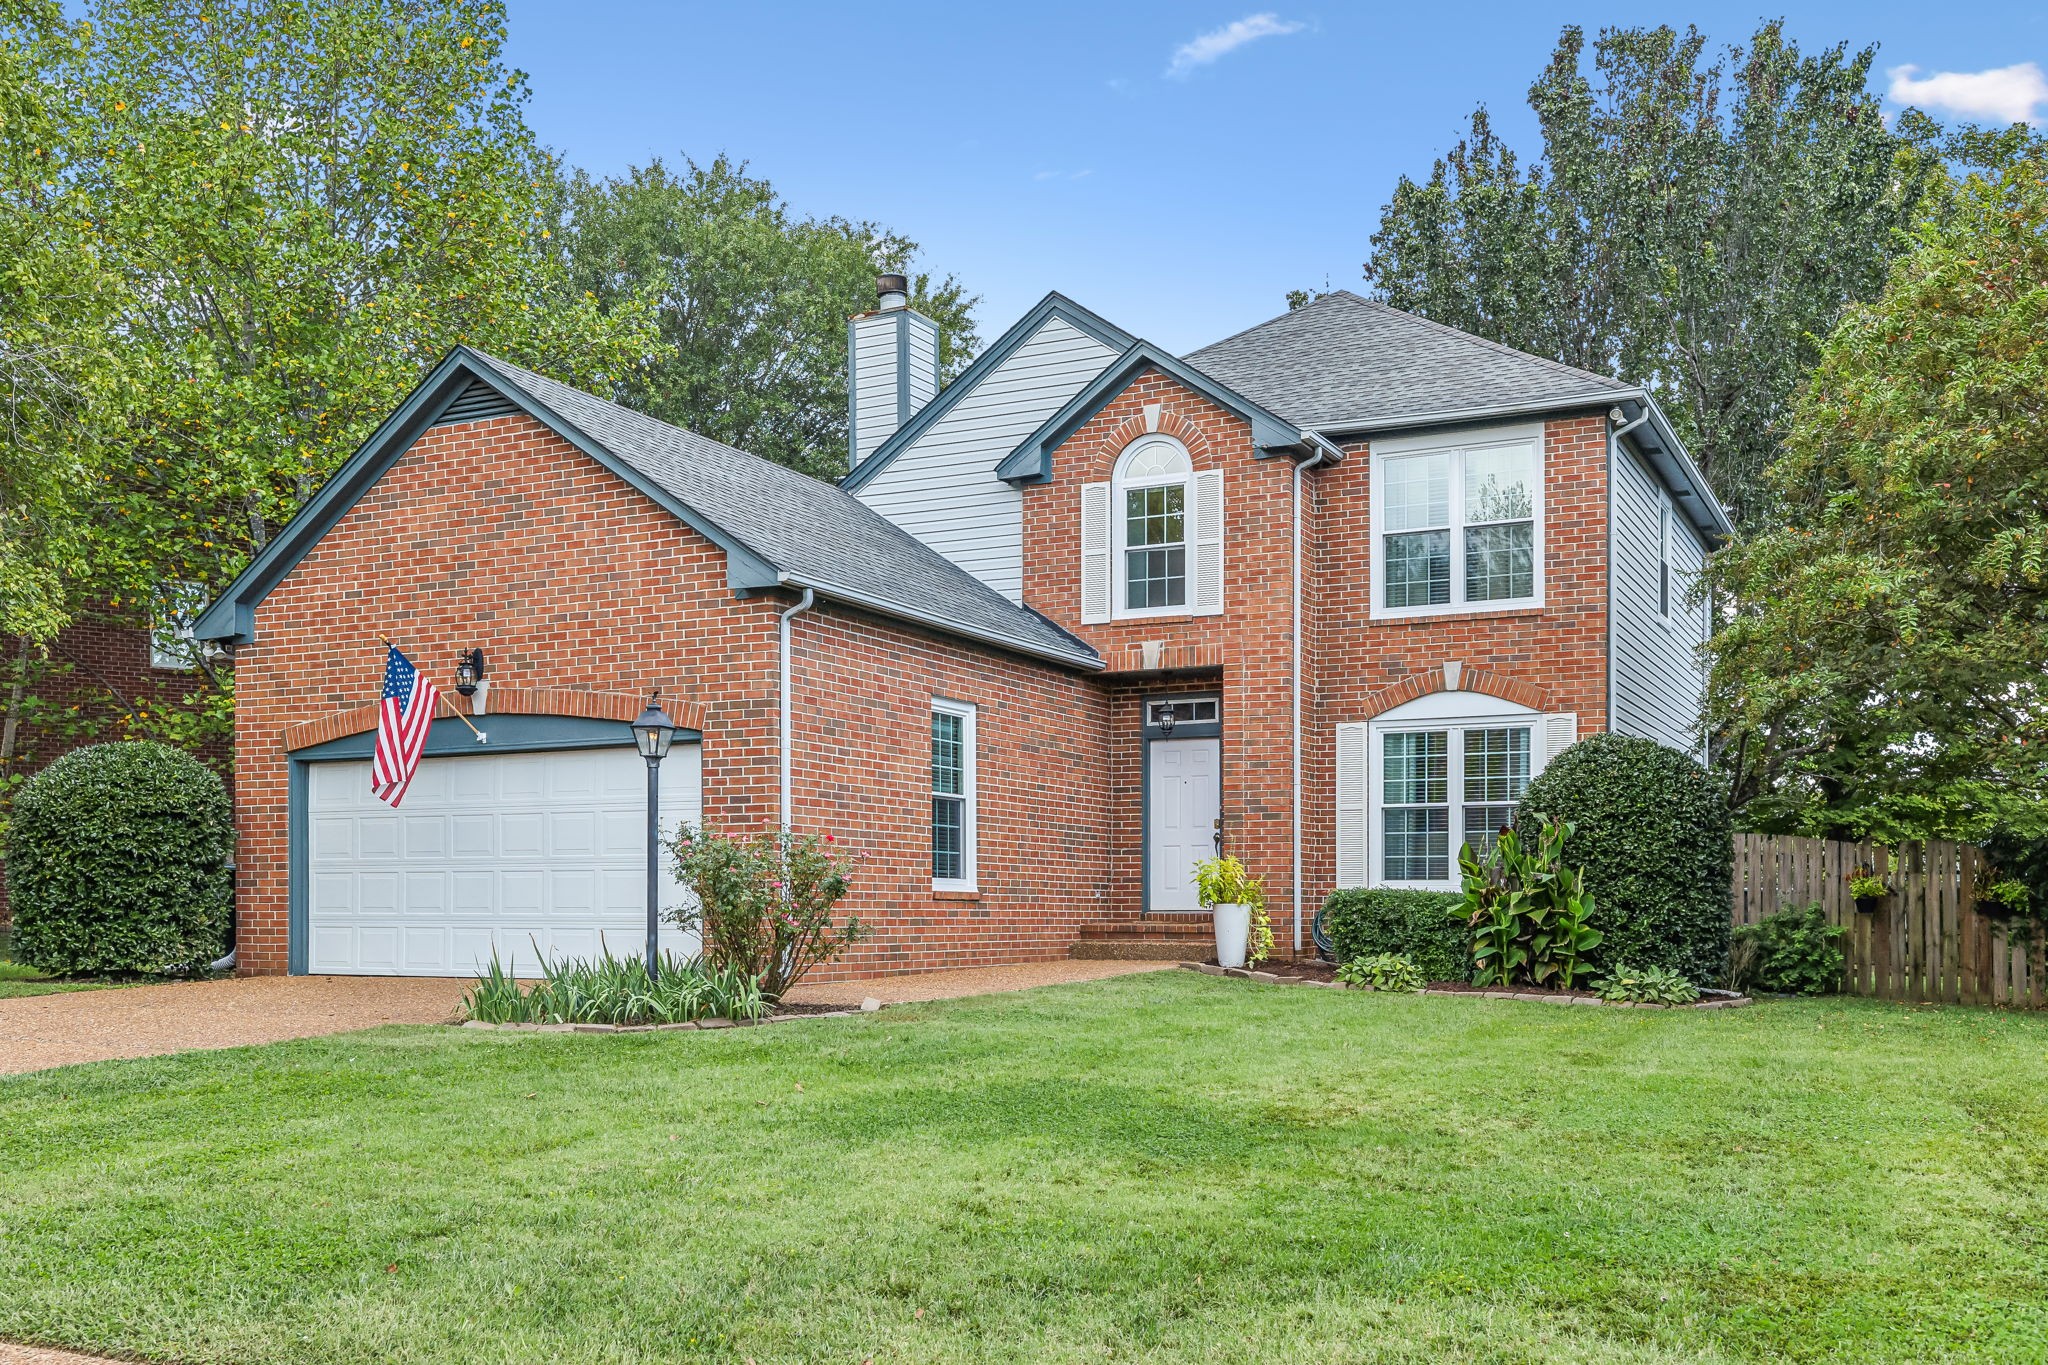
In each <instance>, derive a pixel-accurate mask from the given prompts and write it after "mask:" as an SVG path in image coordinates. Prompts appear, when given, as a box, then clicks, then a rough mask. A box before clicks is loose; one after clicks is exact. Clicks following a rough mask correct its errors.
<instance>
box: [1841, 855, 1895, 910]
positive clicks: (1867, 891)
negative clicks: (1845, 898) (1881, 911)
mask: <svg viewBox="0 0 2048 1365" xmlns="http://www.w3.org/2000/svg"><path fill="white" fill-rule="evenodd" d="M1891 893H1892V888H1891V883H1889V882H1887V881H1886V880H1885V879H1884V874H1883V873H1881V872H1879V871H1877V870H1876V869H1875V868H1870V867H1859V868H1857V869H1856V870H1855V871H1854V872H1851V873H1850V874H1849V894H1850V895H1851V896H1852V897H1854V898H1855V900H1856V912H1857V913H1858V914H1861V915H1870V914H1875V913H1876V912H1877V903H1878V902H1879V901H1881V900H1883V899H1884V898H1885V897H1886V896H1889V895H1890V894H1891Z"/></svg>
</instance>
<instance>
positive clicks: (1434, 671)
mask: <svg viewBox="0 0 2048 1365" xmlns="http://www.w3.org/2000/svg"><path fill="white" fill-rule="evenodd" d="M1454 675H1455V676H1456V678H1457V685H1456V686H1455V687H1454V686H1452V684H1451V678H1452V677H1453V676H1454ZM1432 692H1482V693H1484V694H1485V695H1487V696H1489V697H1498V698H1500V699H1501V700H1502V701H1511V702H1513V703H1515V704H1516V705H1517V706H1526V707H1528V708H1529V709H1530V710H1532V711H1547V710H1549V709H1550V697H1549V695H1548V694H1547V693H1546V692H1544V690H1543V689H1542V688H1540V687H1538V686H1536V684H1534V683H1532V682H1527V681H1524V680H1523V679H1521V678H1517V677H1513V676H1511V675H1509V674H1506V673H1494V672H1490V671H1488V670H1487V669H1484V668H1473V667H1472V666H1470V665H1469V664H1459V663H1457V662H1455V661H1446V662H1445V663H1444V664H1443V666H1441V667H1439V668H1430V669H1425V670H1424V671H1422V672H1420V673H1410V674H1409V675H1408V676H1407V677H1405V678H1403V679H1401V681H1399V682H1397V683H1390V684H1388V685H1387V686H1385V687H1382V688H1381V689H1380V690H1379V691H1377V692H1375V693H1373V694H1372V695H1371V696H1369V697H1367V698H1366V705H1365V716H1364V719H1366V720H1371V719H1372V718H1373V717H1374V716H1378V715H1383V714H1385V713H1386V712H1388V711H1391V710H1393V709H1394V708H1395V707H1397V706H1402V705H1405V704H1406V703H1408V702H1411V701H1414V700H1415V699H1416V698H1417V697H1426V696H1428V695H1429V694H1430V693H1432Z"/></svg>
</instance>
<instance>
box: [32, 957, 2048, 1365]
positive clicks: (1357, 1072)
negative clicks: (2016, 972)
mask: <svg viewBox="0 0 2048 1365" xmlns="http://www.w3.org/2000/svg"><path fill="white" fill-rule="evenodd" d="M0 1171H4V1172H5V1173H6V1176H5V1181H6V1189H7V1203H6V1205H5V1207H4V1209H0V1338H9V1337H11V1338H16V1339H28V1340H39V1341H48V1342H55V1343H61V1344H64V1345H70V1346H75V1347H84V1348H93V1347H97V1348H101V1349H103V1350H111V1351H117V1352H122V1353H132V1354H136V1355H141V1356H145V1357H151V1356H161V1357H167V1358H174V1359H178V1360H190V1361H200V1360H223V1361H238V1362H263V1361H280V1362H283V1361H291V1362H301V1361H309V1362H321V1361H362V1362H372V1361H376V1362H384V1361H400V1362H405V1361H430V1360H431V1361H451V1362H462V1363H463V1365H478V1363H479V1362H506V1363H507V1365H510V1362H522V1363H524V1362H533V1361H573V1362H586V1361H587V1362H654V1361H664V1360H676V1359H683V1360H695V1359H708V1360H731V1361H735V1362H737V1361H741V1360H745V1359H749V1358H751V1359H753V1360H755V1361H757V1362H760V1365H767V1363H768V1362H770V1361H844V1362H848V1363H849V1365H853V1363H855V1362H860V1361H864V1360H867V1359H869V1358H872V1359H873V1360H875V1361H876V1362H878V1363H879V1362H904V1361H930V1362H955V1361H982V1360H1002V1361H1011V1360H1041V1359H1043V1360H1062V1361H1084V1360H1085V1361H1101V1360H1142V1361H1204V1362H1207V1361H1253V1360H1258V1361H1272V1360H1280V1361H1318V1362H1324V1361H1416V1362H1422V1361H1430V1362H1434V1361H1444V1360H1450V1361H1467V1360H1470V1361H1518V1362H1533V1361H1559V1362H1563V1361H1678V1360H1685V1361H1702V1360H1704V1361H1722V1360H1759V1361H1761V1360H1779V1359H1787V1358H1789V1359H1795V1360H1822V1359H1826V1360H1893V1361H1933V1360H1945V1359H1977V1360H1996V1361H2022V1360H2027V1361H2031V1360H2041V1359H2044V1358H2048V1289H2044V1284H2048V1279H2044V1277H2048V1019H2041V1018H2032V1017H2023V1016H2014V1015H2004V1014H1997V1013H1992V1012H1989V1011H1981V1010H1960V1009H1951V1010H1934V1009H1909V1008H1901V1007H1892V1006H1883V1005H1875V1004H1871V1003H1867V1002H1851V1001H1841V1002H1826V1003H1779V1004H1769V1003H1767V1004H1763V1005H1759V1006H1757V1007H1755V1008H1752V1009H1747V1010H1734V1011H1717V1012H1713V1013H1682V1012H1671V1013H1665V1012H1657V1011H1649V1010H1590V1009H1558V1008H1552V1007H1548V1006H1543V1005H1533V1004H1522V1003H1516V1002H1482V1001H1474V1000H1443V999H1436V998H1423V997H1400V996H1377V995H1365V994H1356V993H1339V992H1335V991H1327V992H1326V991H1308V990H1285V989H1279V988H1273V987H1263V986H1257V985H1252V984H1249V983H1243V982H1234V981H1221V980H1217V979H1214V978H1210V977H1205V976H1198V975H1196V974H1194V973H1191V972H1168V973H1162V974H1158V975H1151V976H1138V977H1126V978H1122V979H1119V980H1112V981H1105V982H1099V983H1094V984H1091V985H1083V986H1070V987H1062V988H1058V989H1051V990H1042V991H1036V992H1029V993H1026V994H1021V995H1012V996H998V997H986V998H982V999H978V1000H965V1001H956V1002H952V1003H948V1004H939V1005H925V1006H911V1007H903V1008H892V1009H890V1010H889V1011H887V1012H885V1013H883V1014H881V1015H876V1016H869V1017H862V1018H857V1019H838V1020H816V1021H808V1022H798V1023H790V1024H782V1025H777V1026H775V1027H773V1028H765V1029H748V1030H733V1031H730V1032H726V1033H685V1034H649V1035H633V1036H627V1037H593V1036H588V1035H581V1036H579V1035H547V1034H508V1033H479V1032H475V1031H460V1030H451V1029H438V1030H437V1029H421V1028H404V1029H386V1030H381V1031H378V1032H374V1033H367V1034H355V1035H352V1036H345V1037H337V1038H329V1039H323V1040H314V1041H307V1042H300V1043H290V1044H282V1045H277V1046H272V1047H266V1048H260V1049H250V1050H245V1051H240V1052H216V1053H194V1054H189V1055H187V1056H184V1057H177V1058H169V1059H159V1060H151V1061H140V1062H111V1063H105V1064H101V1065H96V1066H89V1067H79V1068H72V1069H68V1070H63V1071H56V1072H46V1073H42V1074H39V1075H32V1076H25V1077H19V1078H14V1079H0Z"/></svg>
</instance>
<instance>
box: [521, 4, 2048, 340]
mask: <svg viewBox="0 0 2048 1365" xmlns="http://www.w3.org/2000/svg"><path fill="white" fill-rule="evenodd" d="M510 8H511V44H510V49H509V58H510V60H511V61H512V62H513V63H514V64H516V65H518V66H519V67H521V68H523V69H524V70H526V71H527V72H528V73H529V74H530V75H531V78H532V86H533V92H534V93H533V103H532V107H531V111H530V117H531V120H532V123H533V125H534V127H535V128H536V130H537V131H538V132H539V134H540V136H541V138H542V139H543V140H544V141H546V142H547V143H548V144H549V145H550V146H552V147H554V148H555V149H556V150H558V151H560V152H562V153H563V154H565V155H566V156H567V157H568V159H569V160H570V161H571V162H573V163H574V164H577V165H580V166H583V167H585V168H587V169H589V170H591V171H593V172H596V173H599V174H610V173H616V172H619V171H621V170H623V169H624V168H625V167H627V166H628V165H632V164H636V163H640V162H644V161H645V160H646V159H647V158H648V157H650V156H652V155H656V154H660V155H665V156H671V157H673V156H675V155H677V154H679V153H688V154H690V155H693V156H696V157H698V158H700V159H703V158H708V157H710V156H711V155H713V154H715V153H717V152H720V151H725V152H729V153H731V154H732V155H734V156H736V157H739V158H742V159H744V160H747V161H749V162H750V163H752V166H753V169H754V170H755V172H757V173H759V174H762V175H765V176H767V177H768V178H769V179H770V180H772V181H773V182H774V183H775V185H776V187H777V188H778V189H779V190H780V191H781V192H782V193H783V195H784V196H785V197H786V198H787V199H788V200H789V201H790V203H791V205H792V206H793V207H794V208H796V209H798V210H800V211H803V212H808V213H836V214H842V215H845V216H847V217H850V218H867V219H873V220H875V221H878V222H881V223H884V224H887V225H888V226H890V227H892V228H895V229H896V230H898V231H901V232H904V233H906V234H907V235H909V236H911V237H912V238H914V239H916V240H917V241H918V242H920V243H921V244H922V245H923V247H924V257H923V263H924V264H925V265H926V266H927V267H930V268H935V269H937V270H940V271H950V272H952V273H955V274H957V275H959V276H960V277H961V279H962V280H963V281H964V282H965V283H966V284H967V285H968V286H969V287H970V288H971V289H972V290H973V291H975V292H977V293H979V294H981V295H982V297H983V304H982V307H981V310H980V318H981V330H982V335H983V337H984V338H985V339H986V338H989V337H992V336H994V335H995V334H996V333H997V332H999V331H1000V330H1001V329H1002V328H1003V327H1004V326H1006V325H1007V324H1008V323H1009V322H1010V321H1011V320H1013V319H1014V318H1015V317H1016V316H1017V315H1018V314H1020V313H1021V312H1023V311H1024V310H1025V309H1026V308H1028V307H1029V306H1030V305H1031V304H1032V303H1033V302H1035V301H1036V300H1037V299H1038V298H1039V297H1040V296H1041V295H1042V294H1043V293H1044V292H1045V291H1046V290H1048V289H1055V288H1056V289H1059V290H1060V291H1062V292H1063V293H1066V294H1068V295H1070V296H1072V297H1073V298H1075V299H1078V300H1079V301H1080V302H1082V303H1084V304H1087V305H1088V306H1089V307H1091V308H1094V309H1096V310H1097V311H1099V312H1101V313H1103V314H1105V315H1106V316H1108V317H1110V318H1112V319H1114V320H1115V321H1116V322H1117V323H1119V324H1120V325H1121V326H1123V327H1126V328H1128V329H1130V330H1132V331H1134V332H1136V333H1138V334H1140V335H1142V336H1145V337H1148V338H1150V339H1151V340H1153V341H1156V342H1159V343H1160V344H1162V345H1165V346H1167V347H1169V348H1171V349H1173V350H1176V351H1181V350H1188V349H1192V348H1194V347H1196V346H1199V345H1201V344H1203V343H1205V342H1208V341H1212V340H1215V339H1216V338H1218V337H1221V336H1225V335H1228V334H1229V333H1231V332H1233V331H1236V330H1238V329H1240V328H1242V327H1246V326H1249V325H1250V324H1252V323H1254V322H1257V321H1259V320H1261V319H1262V318H1265V317H1269V316H1271V315H1272V314H1274V313H1277V312H1279V311H1281V310H1282V309H1283V308H1284V306H1285V302H1284V297H1283V296H1284V295H1285V293H1286V291H1287V290H1288V289H1290V288H1295V287H1300V286H1318V287H1319V286H1322V285H1323V284H1324V283H1325V281H1328V282H1329V283H1330V284H1332V285H1336V286H1340V287H1343V286H1348V287H1353V288H1356V287H1358V286H1359V284H1360V280H1359V266H1360V263H1361V262H1362V261H1363V260H1364V259H1365V256H1366V252H1367V244H1368V238H1369V237H1370V236H1371V234H1372V230H1373V227H1374V225H1375V224H1376V223H1377V221H1378V217H1379V209H1380V206H1381V205H1382V204H1384V203H1385V202H1386V199H1387V195H1388V192H1389V191H1390V190H1391V189H1392V187H1393V185H1394V182H1395V179H1396V177H1398V176H1399V175H1400V174H1402V173H1403V172H1404V171H1405V172H1408V173H1411V174H1416V175H1420V174H1423V173H1426V172H1427V171H1428V169H1429V166H1430V163H1431V161H1432V160H1433V158H1434V157H1435V156H1436V155H1437V154H1438V153H1440V152H1442V151H1443V150H1444V149H1445V148H1446V147H1448V146H1449V145H1450V144H1451V143H1452V142H1453V141H1455V140H1456V137H1457V134H1458V132H1459V130H1460V128H1461V127H1462V126H1463V123H1464V121H1465V118H1466V116H1467V115H1468V113H1469V112H1470V110H1471V109H1472V107H1473V106H1474V105H1475V104H1479V103H1485V104H1486V105H1488V106H1489V107H1490V108H1491V109H1492V110H1493V111H1494V114H1495V118H1496V121H1497V123H1499V124H1500V125H1501V126H1502V127H1503V130H1504V131H1505V132H1506V134H1507V135H1508V136H1509V138H1510V139H1511V140H1512V141H1513V142H1514V143H1515V144H1516V145H1517V146H1519V147H1521V148H1522V149H1523V150H1524V151H1525V152H1527V151H1531V150H1534V148H1535V142H1534V130H1533V125H1532V121H1531V120H1530V118H1529V116H1528V111H1527V108H1526V106H1525V105H1524V103H1523V93H1524V91H1526V89H1527V88H1528V85H1529V82H1530V81H1531V79H1532V78H1533V77H1534V76H1535V74H1536V72H1537V71H1538V69H1539V68H1540V67H1541V65H1542V63H1543V61H1544V59H1545V58H1546V57H1547V56H1548V54H1549V52H1550V49H1551V46H1552V44H1553V43H1554V41H1555V39H1556V36H1557V33H1558V30H1559V28H1560V27H1561V26H1562V25H1564V24H1566V23H1578V24H1581V25H1583V26H1584V27H1585V28H1586V29H1587V30H1588V31H1589V32H1591V31H1594V30H1597V29H1598V28H1600V27H1601V26H1603V25H1609V24H1635V23H1659V22H1669V23H1673V24H1677V25H1680V26H1682V25H1683V24H1685V23H1687V22H1691V23H1695V24H1697V25H1698V26H1699V27H1700V28H1701V29H1702V30H1704V31H1705V32H1706V33H1707V34H1708V35H1709V36H1710V37H1712V38H1714V39H1716V40H1723V41H1725V40H1729V39H1736V38H1741V37H1745V36H1747V35H1748V33H1749V32H1751V30H1752V29H1753V28H1754V26H1755V23H1756V20H1757V17H1758V13H1759V11H1758V10H1757V9H1755V8H1752V7H1750V6H1745V5H1727V4H1720V3H1698V4H1695V5H1693V6H1691V7H1690V8H1686V9H1673V8H1644V7H1627V6H1619V5H1611V4H1596V5H1586V6H1581V7H1577V8H1562V7H1559V8H1552V7H1548V6H1543V5H1529V4H1516V5H1487V4H1474V3H1460V4H1427V3H1425V4H1413V3H1409V4H1401V5H1372V6H1366V5H1330V4H1321V5H1317V6H1313V7H1311V6H1295V5H1290V4H1286V3H1282V0H1248V2H1247V3H1239V4H1236V5H1232V4H1212V3H1200V4H1165V3H1145V2H1143V0H1126V2H1125V3H1120V4H1105V3H1101V0H1095V3H1058V4H1028V5H978V4H973V3H966V4H959V3H955V4H943V5H932V4H893V5H860V4H850V3H849V4H745V3H742V4H720V5H700V4H663V3H652V2H651V0H641V2H640V3H632V2H631V0H577V3H573V4H567V3H562V2H561V0H510ZM1785 17H1786V19H1787V23H1788V27H1789V28H1790V30H1791V32H1792V34H1793V36H1794V37H1795V38H1796V39H1797V40H1798V41H1799V42H1800V43H1801V44H1802V45H1805V46H1809V47H1818V46H1825V45H1828V44H1832V43H1835V42H1838V41H1843V40H1846V41H1848V42H1849V43H1850V44H1851V45H1852V46H1862V45H1865V44H1870V43H1876V44H1878V45H1879V53H1878V59H1877V71H1876V73H1875V75H1874V77H1873V81H1874V84H1876V85H1877V86H1878V87H1879V88H1880V89H1881V90H1885V91H1887V92H1888V91H1889V90H1890V89H1891V88H1892V85H1893V82H1894V80H1895V79H1901V80H1907V81H1913V82H1918V83H1919V84H1917V85H1915V86H1914V87H1913V88H1914V90H1915V91H1916V102H1919V103H1921V104H1923V105H1924V106H1927V107H1929V108H1930V111H1931V112H1935V113H1937V114H1938V115H1945V116H1950V117H1953V116H1954V112H1955V111H1954V110H1949V109H1940V108H1935V107H1934V106H1935V105H1936V104H1937V103H1938V102H1948V103H1950V104H1953V105H1956V106H1960V107H1965V108H1969V109H1970V110H1971V111H1972V112H1976V113H1977V114H1978V115H1979V116H1980V117H1981V116H1983V114H1984V113H1985V112H1987V111H1994V110H1995V111H2011V110H2020V111H2023V112H2021V113H2020V114H2019V116H2021V117H2033V118H2036V119H2040V118H2048V82H2044V80H2043V77H2042V74H2041V71H2042V69H2043V68H2048V7H2044V6H2042V5H2040V4H2038V3H2002V4H1977V5H1973V4H1968V3H1947V4H1939V5H1929V4H1926V3H1924V0H1922V3H1916V4H1910V5H1909V4H1892V3H1868V4H1826V5H1807V6H1804V7H1802V8H1799V9H1797V10H1787V11H1786V12H1785ZM1900 67H1911V68H1913V71H1911V72H1909V73H1906V74H1904V75H1903V76H1900V77H1894V76H1892V75H1891V74H1889V73H1891V72H1892V71H1893V70H1894V69H1895V68H1900ZM2001 121H2002V120H2001Z"/></svg>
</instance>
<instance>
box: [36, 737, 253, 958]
mask: <svg viewBox="0 0 2048 1365" xmlns="http://www.w3.org/2000/svg"><path fill="white" fill-rule="evenodd" d="M233 848H234V811H233V807H232V806H231V804H230V803H229V801H228V794H227V788H226V787H225V786H223V785H222V783H221V780H220V778H219V776H218V775H216V774H215V773H214V772H213V770H212V769H210V768H208V767H207V766H206V765H205V764H203V763H201V762H200V761H199V760H198V759H196V758H194V757H192V756H191V755H190V754H188V753H185V752H183V751H182V750H179V749H173V748H171V747H170V746H168V745H164V744H155V743H150V742H147V741H131V742H125V743H118V744H96V745H93V746H92V747H91V748H88V749H75V750H73V751H72V752H70V753H68V754H66V755H64V756H63V757H62V758H60V759H58V760H57V761H56V762H55V763H52V764H51V765H50V766H49V767H47V768H45V769H43V771H41V772H40V773H37V774H36V775H35V776H34V777H33V778H31V779H29V781H28V782H27V783H25V784H24V785H23V786H22V788H21V792H20V794H19V795H17V796H16V797H15V798H14V819H13V824H12V827H11V828H10V829H9V831H8V835H7V890H8V895H9V897H10V898H11V900H12V903H13V907H14V953H15V956H16V957H18V958H19V959H20V960H21V961H23V962H25V963H27V964H28V965H29V966H32V967H35V968H38V969H40V970H42V971H46V972H55V973H60V974H72V973H80V972H159V971H162V970H164V969H165V968H166V967H175V966H181V965H184V964H187V963H194V962H197V963H206V962H210V961H212V960H213V959H214V958H216V957H219V956H220V954H221V952H222V951H223V950H224V948H225V947H226V944H227V932H228V917H229V914H230V906H231V903H232V902H231V895H232V890H233V878H232V874H231V873H230V872H229V871H228V858H229V856H230V854H231V853H232V851H233Z"/></svg>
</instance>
